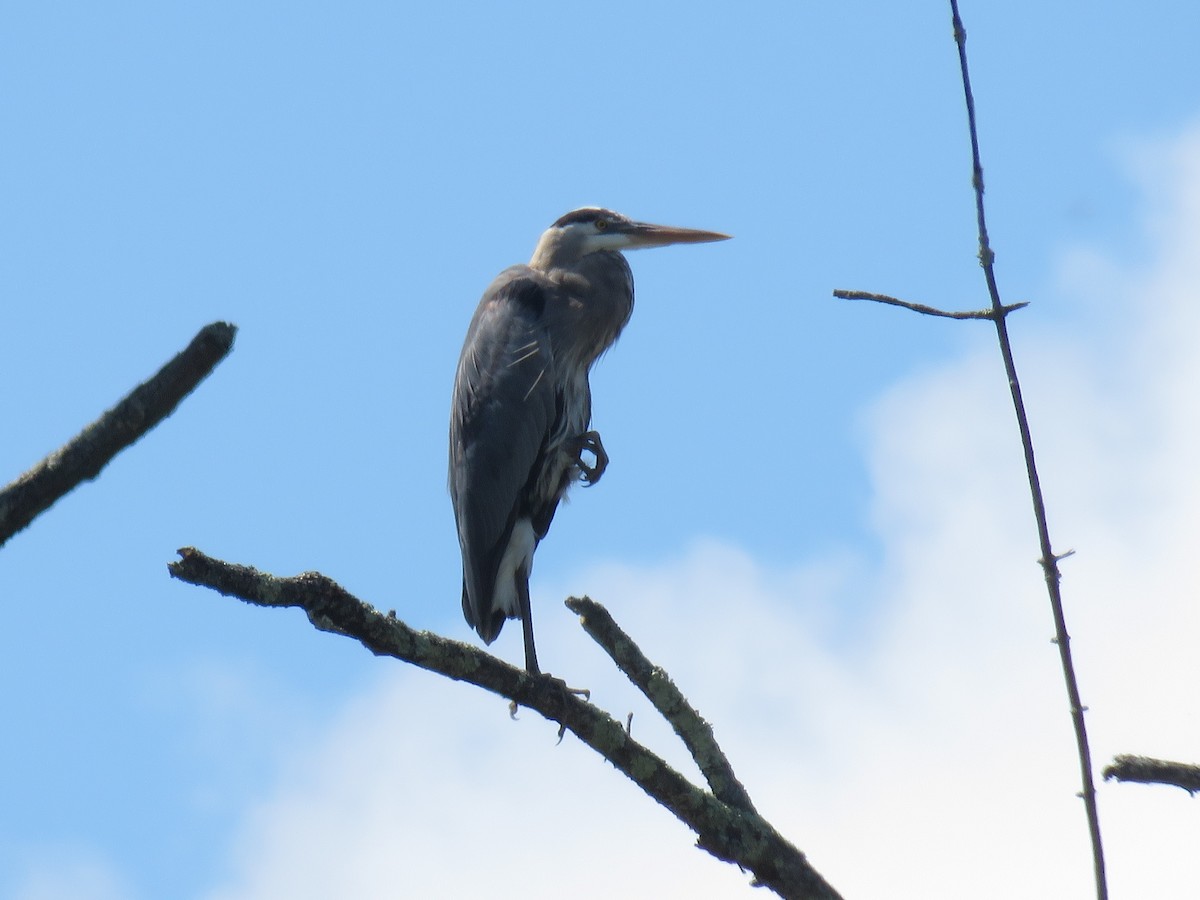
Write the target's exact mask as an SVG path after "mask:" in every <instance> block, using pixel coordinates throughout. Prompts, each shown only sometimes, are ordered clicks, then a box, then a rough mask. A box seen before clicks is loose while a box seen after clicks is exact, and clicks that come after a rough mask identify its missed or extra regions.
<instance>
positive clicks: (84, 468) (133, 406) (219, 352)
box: [0, 322, 237, 546]
mask: <svg viewBox="0 0 1200 900" xmlns="http://www.w3.org/2000/svg"><path fill="white" fill-rule="evenodd" d="M236 332H237V329H236V328H235V327H234V326H233V325H229V324H227V323H225V322H214V323H213V324H211V325H207V326H205V327H204V328H202V329H200V332H199V333H198V334H197V335H196V336H195V337H194V338H193V339H192V342H191V343H190V344H188V346H187V347H186V348H185V349H184V350H183V351H182V352H180V353H179V354H178V355H177V356H176V357H175V358H174V359H172V360H171V361H170V362H169V363H167V364H166V365H165V366H163V367H162V368H161V369H160V370H159V371H158V374H156V375H155V376H154V377H153V378H151V379H150V380H149V381H146V382H145V383H143V384H140V385H138V386H137V387H136V388H134V390H133V391H132V392H131V393H130V394H129V395H128V396H127V397H125V399H124V400H122V401H121V402H120V403H118V404H117V405H116V406H114V407H113V408H112V409H110V410H109V411H108V412H106V413H104V415H102V416H101V417H100V418H99V419H97V420H96V421H95V422H93V423H92V424H91V425H89V426H88V427H87V428H85V429H83V431H81V432H80V433H79V434H78V435H77V436H76V437H75V438H73V439H72V440H71V441H70V442H69V443H67V444H66V445H65V446H64V447H62V448H61V449H60V450H57V451H55V452H54V453H51V454H50V455H49V456H47V457H46V458H45V459H43V460H42V461H41V462H40V463H38V464H37V465H36V466H34V467H33V468H32V469H30V470H29V471H28V472H26V473H25V474H24V475H22V476H20V477H19V478H18V479H17V480H16V481H14V482H12V483H11V484H9V485H8V486H7V487H5V488H4V489H3V490H2V491H0V546H3V545H4V544H5V543H6V542H7V541H8V539H9V538H10V537H12V536H13V535H14V534H16V533H17V532H18V531H20V530H21V529H22V528H24V527H25V526H27V525H28V524H29V523H30V522H32V521H33V520H34V519H35V518H37V517H38V516H39V515H41V514H42V513H43V512H45V511H46V510H47V509H49V508H50V507H51V506H52V505H53V504H54V503H55V502H56V501H57V500H58V499H59V498H60V497H62V496H64V495H65V494H67V493H69V492H70V491H71V490H72V489H73V488H74V487H75V486H76V485H78V484H79V483H80V482H83V481H90V480H92V479H93V478H95V477H96V476H97V475H99V474H100V471H101V470H102V469H103V468H104V467H105V466H106V465H108V463H109V461H110V460H112V458H113V457H114V456H116V455H117V454H118V453H120V452H121V451H122V450H124V449H125V448H126V447H128V446H129V445H130V444H132V443H134V442H135V441H137V440H138V439H139V438H140V437H141V436H142V435H144V434H145V433H146V432H147V431H149V430H150V429H151V428H153V427H154V426H155V425H157V424H158V423H159V422H161V421H162V420H163V419H165V418H166V417H167V416H169V415H170V414H171V413H172V412H174V411H175V407H177V406H178V405H179V404H180V402H181V401H182V400H183V398H184V397H186V396H187V395H188V394H190V393H191V392H192V391H193V390H195V388H196V386H197V385H198V384H199V383H200V382H201V381H203V380H204V378H205V377H206V376H207V375H208V374H209V373H210V372H211V371H212V370H213V368H215V367H216V365H217V363H219V362H220V361H221V360H222V359H224V358H225V356H226V354H228V353H229V351H230V349H231V348H232V347H233V337H234V334H235V333H236Z"/></svg>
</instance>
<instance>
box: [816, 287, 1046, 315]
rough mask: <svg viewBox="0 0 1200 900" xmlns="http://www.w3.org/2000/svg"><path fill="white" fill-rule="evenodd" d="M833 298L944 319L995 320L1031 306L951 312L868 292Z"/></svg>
mask: <svg viewBox="0 0 1200 900" xmlns="http://www.w3.org/2000/svg"><path fill="white" fill-rule="evenodd" d="M833 296H835V297H837V298H838V299H839V300H870V301H872V302H873V303H886V304H887V305H888V306H900V307H903V308H904V309H911V310H912V311H913V312H919V313H921V315H924V316H941V317H942V318H944V319H995V318H996V316H1007V315H1008V314H1009V313H1010V312H1012V311H1013V310H1017V309H1024V308H1025V307H1026V306H1028V305H1029V303H1028V302H1026V303H1010V304H1009V305H1007V306H1001V307H1000V310H999V312H997V311H996V310H995V309H975V310H971V311H969V312H949V311H947V310H944V309H938V308H937V307H936V306H926V305H925V304H924V303H913V302H911V301H909V300H901V299H899V298H898V297H889V296H888V295H887V294H872V293H870V292H868V291H845V290H841V289H840V288H839V289H838V290H835V291H834V292H833Z"/></svg>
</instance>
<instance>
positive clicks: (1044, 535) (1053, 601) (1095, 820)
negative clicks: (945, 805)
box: [950, 0, 1108, 900]
mask: <svg viewBox="0 0 1200 900" xmlns="http://www.w3.org/2000/svg"><path fill="white" fill-rule="evenodd" d="M950 10H951V12H952V14H953V17H954V41H955V43H956V44H957V45H958V62H959V67H960V68H961V69H962V81H963V94H964V96H965V97H966V102H967V122H968V125H969V127H970V131H971V159H972V163H973V167H974V168H973V170H972V182H973V184H974V187H975V217H976V219H977V220H978V223H979V264H980V265H981V266H982V267H983V274H984V278H985V279H986V280H987V288H988V294H989V295H990V297H991V301H992V309H993V311H994V312H995V315H994V316H993V317H992V321H993V322H994V323H995V326H996V337H997V338H998V339H999V341H1000V353H1001V355H1002V356H1003V357H1004V371H1005V372H1006V373H1007V375H1008V386H1009V389H1010V391H1011V392H1012V400H1013V408H1014V409H1015V410H1016V414H1017V427H1018V428H1019V429H1020V431H1021V445H1022V447H1023V448H1024V450H1025V470H1026V472H1027V473H1028V475H1029V490H1030V493H1031V494H1032V496H1033V512H1034V516H1035V517H1036V519H1037V529H1038V542H1039V544H1040V545H1041V553H1042V556H1041V559H1039V560H1038V563H1039V564H1040V565H1041V567H1042V571H1043V573H1044V574H1045V577H1046V589H1047V591H1048V592H1049V595H1050V608H1051V610H1052V612H1053V614H1054V642H1055V644H1057V645H1058V655H1059V660H1060V662H1061V663H1062V670H1063V678H1064V680H1065V681H1066V684H1067V697H1068V699H1069V701H1070V705H1071V722H1072V724H1073V725H1074V727H1075V743H1076V746H1077V748H1078V751H1079V769H1080V775H1081V777H1082V780H1083V790H1082V791H1081V793H1080V796H1081V797H1082V798H1083V803H1084V808H1085V809H1086V811H1087V820H1088V831H1089V833H1090V835H1091V842H1092V865H1093V868H1094V872H1095V879H1096V896H1097V898H1099V900H1107V897H1108V883H1107V878H1106V876H1105V872H1104V847H1103V845H1102V844H1101V841H1100V814H1099V812H1098V809H1097V805H1096V786H1095V783H1094V781H1093V778H1092V756H1091V750H1090V749H1089V748H1088V736H1087V724H1086V723H1085V722H1084V715H1083V714H1084V711H1085V709H1086V707H1085V706H1084V705H1083V703H1082V702H1081V701H1080V699H1079V684H1078V681H1077V679H1076V677H1075V664H1074V662H1073V661H1072V659H1071V638H1070V635H1068V634H1067V622H1066V617H1065V616H1064V614H1063V602H1062V591H1061V586H1060V581H1061V579H1062V575H1061V573H1060V572H1059V568H1058V561H1059V559H1060V557H1058V556H1056V555H1055V554H1054V551H1053V550H1052V549H1051V546H1050V528H1049V525H1048V524H1047V522H1046V503H1045V500H1044V499H1043V496H1042V486H1041V482H1040V480H1039V479H1038V472H1037V462H1036V460H1035V459H1034V454H1033V438H1032V436H1031V434H1030V431H1029V420H1028V418H1027V416H1026V414H1025V401H1024V400H1023V399H1022V397H1021V384H1020V382H1019V381H1018V379H1017V367H1016V364H1015V363H1014V362H1013V355H1012V345H1011V343H1010V342H1009V339H1008V325H1007V323H1006V321H1005V320H1006V315H1007V313H1006V311H1005V308H1004V304H1003V303H1001V302H1000V290H999V288H998V287H997V286H996V273H995V267H994V262H995V254H993V252H992V248H991V244H990V243H989V241H988V233H987V220H986V217H985V215H984V208H983V166H982V165H981V164H980V161H979V136H978V131H977V130H976V127H975V99H974V97H973V95H972V93H971V76H970V74H969V72H968V70H967V33H966V29H964V28H963V23H962V18H961V17H960V16H959V14H958V2H957V0H950Z"/></svg>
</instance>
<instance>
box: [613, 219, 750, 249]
mask: <svg viewBox="0 0 1200 900" xmlns="http://www.w3.org/2000/svg"><path fill="white" fill-rule="evenodd" d="M625 234H626V236H627V237H628V239H629V245H628V247H629V249H630V250H640V249H641V248H643V247H666V246H669V245H670V244H707V243H709V242H710V241H727V240H729V238H730V235H728V234H721V233H720V232H719V231H701V230H700V229H698V228H675V227H673V226H671V225H651V224H649V223H648V222H633V223H631V224H630V225H629V226H628V228H627V230H626V232H625Z"/></svg>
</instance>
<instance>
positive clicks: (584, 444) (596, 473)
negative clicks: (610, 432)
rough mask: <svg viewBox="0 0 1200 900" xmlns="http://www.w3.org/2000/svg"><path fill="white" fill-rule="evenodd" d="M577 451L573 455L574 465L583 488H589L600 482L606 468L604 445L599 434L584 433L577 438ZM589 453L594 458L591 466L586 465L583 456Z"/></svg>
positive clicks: (596, 432) (593, 432) (606, 455)
mask: <svg viewBox="0 0 1200 900" xmlns="http://www.w3.org/2000/svg"><path fill="white" fill-rule="evenodd" d="M578 440H579V450H578V451H577V453H576V455H575V465H577V466H578V467H579V471H580V473H581V474H580V476H579V477H580V480H581V481H583V484H584V486H585V487H591V486H592V485H593V484H595V483H596V482H597V481H599V480H600V476H601V475H603V474H604V470H605V469H607V468H608V454H607V453H605V452H604V444H603V443H601V441H600V432H598V431H585V432H584V433H583V434H581V435H580V436H579V438H578ZM585 453H590V454H591V455H592V456H594V457H595V458H596V462H595V463H594V464H593V465H588V463H587V460H585V459H584V458H583V454H585Z"/></svg>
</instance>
